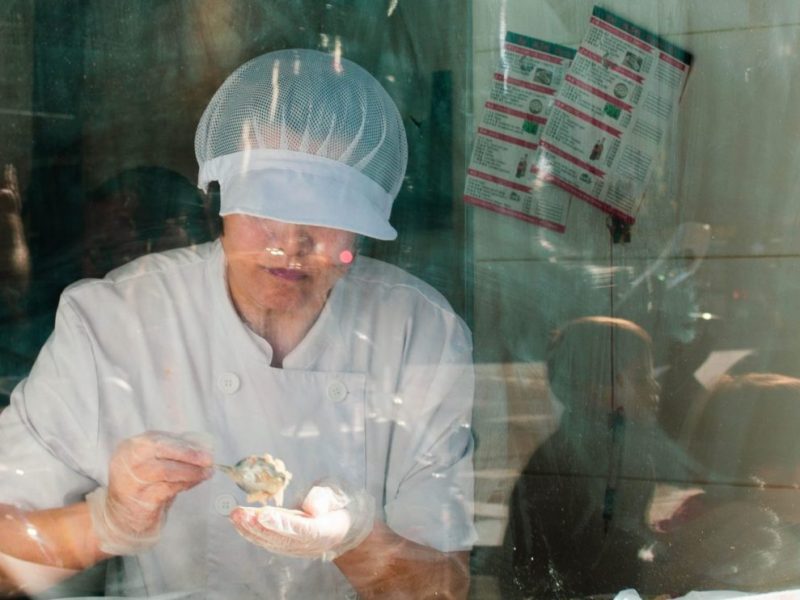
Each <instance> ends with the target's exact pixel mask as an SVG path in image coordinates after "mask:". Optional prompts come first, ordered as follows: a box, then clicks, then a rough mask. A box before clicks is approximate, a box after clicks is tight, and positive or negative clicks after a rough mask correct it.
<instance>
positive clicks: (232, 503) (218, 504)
mask: <svg viewBox="0 0 800 600" xmlns="http://www.w3.org/2000/svg"><path fill="white" fill-rule="evenodd" d="M234 508H236V498H234V497H233V496H231V495H230V494H222V495H220V496H217V499H216V500H214V510H215V511H217V514H220V515H222V516H223V517H227V516H228V515H229V514H231V512H232V511H233V509H234Z"/></svg>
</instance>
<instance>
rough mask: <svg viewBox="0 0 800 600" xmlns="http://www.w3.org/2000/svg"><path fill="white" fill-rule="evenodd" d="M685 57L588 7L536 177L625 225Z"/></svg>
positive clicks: (667, 117)
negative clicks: (588, 18) (588, 15)
mask: <svg viewBox="0 0 800 600" xmlns="http://www.w3.org/2000/svg"><path fill="white" fill-rule="evenodd" d="M690 64H691V55H690V54H689V53H688V52H686V51H685V50H682V49H680V48H678V47H677V46H674V45H672V44H670V43H669V42H667V41H665V40H663V39H662V38H660V37H657V36H655V35H653V34H652V33H649V32H647V31H645V30H644V29H641V28H640V27H637V26H636V25H634V24H632V23H630V22H628V21H626V20H624V19H622V18H620V17H618V16H616V15H614V14H612V13H610V12H608V11H607V10H604V9H602V8H599V7H595V8H594V10H593V12H592V17H591V22H590V25H589V30H588V32H587V34H586V37H585V38H584V40H583V42H582V43H581V45H580V47H579V48H578V52H577V54H576V56H575V59H574V60H573V61H572V63H571V66H570V68H569V71H568V72H567V73H566V75H565V76H564V82H563V84H562V85H561V86H560V87H559V89H558V93H557V94H556V96H555V99H554V102H553V109H552V112H551V113H550V116H549V118H548V120H547V124H546V126H545V128H544V131H543V132H542V136H541V140H540V153H541V155H540V156H539V157H538V158H537V166H538V169H539V177H540V178H541V179H543V180H544V181H546V182H551V183H554V184H555V185H557V186H558V187H560V188H561V189H563V190H565V191H567V192H569V193H570V194H572V195H574V196H575V197H577V198H580V199H581V200H584V201H586V202H589V203H590V204H592V205H594V206H596V207H598V208H600V209H602V210H604V211H605V212H608V213H610V214H612V215H614V216H616V217H618V218H620V219H621V220H623V221H625V222H627V223H632V222H633V221H634V214H635V212H636V210H637V208H638V204H639V202H640V200H641V198H642V195H643V193H644V187H645V183H646V182H647V179H648V177H649V175H650V173H651V171H652V168H653V165H654V162H655V159H656V157H657V154H658V152H659V150H660V147H661V142H662V140H663V138H664V136H665V134H666V132H667V129H668V127H669V126H670V125H671V123H672V122H673V119H674V112H675V109H676V106H677V104H678V101H679V99H680V96H681V92H682V91H683V87H684V84H685V83H686V78H687V76H688V74H689V66H690Z"/></svg>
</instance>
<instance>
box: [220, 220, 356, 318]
mask: <svg viewBox="0 0 800 600" xmlns="http://www.w3.org/2000/svg"><path fill="white" fill-rule="evenodd" d="M223 220H224V228H223V231H224V233H223V235H222V246H223V248H224V250H225V257H226V259H227V263H228V268H227V278H228V287H229V289H230V292H231V296H232V298H233V301H234V303H235V304H236V306H237V308H238V309H239V310H240V312H242V311H245V312H251V311H254V310H255V311H257V312H261V313H262V314H263V315H264V316H270V315H280V314H292V313H295V314H302V313H303V312H305V311H312V312H313V311H319V309H321V307H322V305H324V304H325V301H326V299H327V297H328V293H329V292H330V290H331V288H333V286H334V284H335V283H336V282H337V281H338V280H339V278H340V277H342V276H343V275H344V274H345V273H346V272H347V269H348V268H349V265H350V263H351V262H352V260H353V255H354V253H355V250H354V244H355V235H354V234H352V233H350V232H347V231H341V230H339V229H331V228H328V227H317V226H313V225H295V224H290V223H282V222H280V221H273V220H271V219H263V218H260V217H251V216H248V215H228V216H226V217H224V219H223ZM315 314H316V313H315Z"/></svg>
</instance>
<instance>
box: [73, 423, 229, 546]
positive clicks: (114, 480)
mask: <svg viewBox="0 0 800 600" xmlns="http://www.w3.org/2000/svg"><path fill="white" fill-rule="evenodd" d="M201 435H202V434H199V435H198V434H174V433H165V432H159V431H150V432H147V433H144V434H142V435H138V436H135V437H132V438H128V439H126V440H124V441H123V442H121V443H120V445H119V446H117V449H116V450H115V452H114V455H113V456H112V457H111V463H110V465H109V469H108V480H109V481H108V488H104V487H101V488H98V489H96V490H95V491H93V492H92V493H90V494H89V495H87V496H86V502H87V503H88V505H89V511H90V514H91V519H92V526H93V528H94V533H95V535H96V536H97V538H98V539H99V540H100V549H101V550H102V551H103V552H106V553H108V554H135V553H137V552H141V551H143V550H146V549H147V548H149V547H151V546H153V545H154V544H155V543H156V542H157V541H158V537H159V534H160V532H161V525H162V524H163V522H164V519H165V517H166V513H167V509H168V508H169V506H170V505H171V504H172V501H173V500H174V499H175V496H176V495H177V494H178V493H180V492H182V491H184V490H188V489H189V488H192V487H194V486H195V485H197V484H198V483H201V482H202V481H204V480H206V479H208V478H209V477H210V476H211V474H212V473H213V467H212V465H213V464H214V460H213V456H212V453H211V449H210V444H207V443H206V442H205V441H204V440H202V439H201Z"/></svg>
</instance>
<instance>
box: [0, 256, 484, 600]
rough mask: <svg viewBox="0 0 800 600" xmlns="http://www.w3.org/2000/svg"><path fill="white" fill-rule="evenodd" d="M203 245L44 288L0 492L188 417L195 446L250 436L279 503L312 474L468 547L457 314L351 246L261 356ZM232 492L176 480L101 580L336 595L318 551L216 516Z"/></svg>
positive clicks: (0, 462) (241, 593)
mask: <svg viewBox="0 0 800 600" xmlns="http://www.w3.org/2000/svg"><path fill="white" fill-rule="evenodd" d="M224 270H225V259H224V253H223V251H222V247H221V244H220V243H219V242H214V243H210V244H204V245H202V246H198V247H194V248H186V249H180V250H173V251H169V252H166V253H162V254H153V255H149V256H146V257H143V258H141V259H138V260H136V261H134V262H132V263H130V264H128V265H126V266H124V267H122V268H120V269H117V270H115V271H113V272H112V273H110V274H109V275H108V276H107V277H106V278H105V279H102V280H86V281H82V282H79V283H77V284H75V285H73V286H71V287H70V288H68V289H67V290H66V291H65V292H64V294H63V295H62V298H61V302H60V304H59V308H58V313H57V315H56V325H55V331H54V333H53V335H52V336H51V338H50V339H49V340H48V341H47V343H46V344H45V346H44V348H43V349H42V352H41V354H40V355H39V357H38V359H37V361H36V364H35V365H34V367H33V370H32V371H31V374H30V376H29V377H28V379H26V380H25V381H23V382H22V383H20V385H19V386H18V387H17V388H16V390H15V391H14V393H13V396H12V401H11V407H10V408H9V409H7V410H6V411H4V412H3V413H2V415H0V467H3V468H0V502H4V503H9V504H15V505H17V506H19V507H21V508H25V509H34V508H35V509H44V508H51V507H57V506H62V505H64V504H65V503H70V502H75V501H79V500H80V499H81V498H82V497H83V496H84V495H85V494H86V493H87V492H89V491H91V490H92V489H94V488H96V487H97V486H98V484H100V485H107V484H108V464H109V460H110V458H111V455H112V453H113V451H114V449H115V447H116V446H117V444H118V443H119V442H120V441H121V440H123V439H125V438H127V437H130V436H133V435H137V434H139V433H142V432H144V431H148V430H162V431H171V432H187V431H203V432H208V433H210V434H211V435H212V436H213V438H214V439H215V442H216V448H215V460H216V461H217V462H221V463H228V464H231V463H234V462H235V461H237V460H238V459H240V458H242V457H244V456H247V455H250V454H262V453H264V452H269V453H271V454H273V455H274V456H276V457H280V458H281V459H283V460H284V461H285V463H286V465H287V468H288V469H289V470H290V471H291V472H292V474H293V479H292V482H291V484H290V486H289V488H288V489H287V493H286V505H288V506H293V505H295V504H296V503H299V501H300V500H301V499H302V497H303V495H304V493H305V492H306V491H307V490H308V488H309V487H310V486H311V485H312V484H313V483H314V482H315V481H317V480H319V479H321V478H333V479H335V480H341V481H345V482H348V483H349V484H351V485H355V486H359V487H363V488H366V490H367V491H368V492H369V493H370V494H371V495H372V496H373V497H374V498H375V499H376V509H377V515H378V517H379V518H381V519H384V520H385V521H386V523H387V524H388V525H389V526H390V527H391V528H392V529H393V530H394V531H396V532H397V533H399V534H400V535H403V536H405V537H407V538H409V539H411V540H414V541H416V542H419V543H423V544H427V545H429V546H432V547H434V548H437V549H439V550H442V551H455V550H464V549H468V548H469V547H470V545H471V544H472V543H473V541H474V537H475V535H474V529H473V527H472V506H471V504H472V485H473V484H472V436H471V429H470V419H471V408H472V394H473V372H472V363H471V354H472V347H471V339H470V335H469V331H468V330H467V328H466V327H465V325H464V324H463V322H462V321H461V320H460V319H459V318H458V316H457V315H455V314H454V313H453V311H452V309H451V308H450V307H449V305H448V304H447V302H446V301H445V300H444V299H443V298H442V296H441V295H440V294H438V293H437V292H436V291H435V290H433V289H432V288H431V287H430V286H428V285H426V284H425V283H423V282H421V281H420V280H418V279H416V278H414V277H413V276H411V275H409V274H407V273H405V272H404V271H402V270H400V269H398V268H396V267H393V266H391V265H388V264H385V263H382V262H380V261H376V260H373V259H369V258H366V257H358V259H357V260H356V261H355V262H354V264H353V265H352V267H351V269H350V271H349V272H348V273H347V275H345V276H344V277H343V278H342V279H340V280H339V281H338V282H337V283H336V285H335V286H334V288H333V290H332V291H331V294H330V297H329V299H328V302H327V303H326V305H325V307H324V308H323V310H322V312H321V314H320V316H319V318H318V319H317V321H316V323H315V324H314V325H313V327H312V328H311V330H310V331H309V333H308V334H307V335H306V337H305V339H303V341H302V342H301V343H300V345H299V346H298V347H297V348H296V349H295V350H294V351H292V352H291V353H290V354H289V355H288V356H287V357H286V358H285V360H284V363H283V368H282V369H276V368H273V367H271V366H270V363H271V355H272V351H271V348H270V346H269V344H268V343H267V342H266V341H264V340H263V339H261V338H260V337H258V336H256V335H255V334H253V333H252V332H251V331H250V330H249V329H248V328H247V327H246V326H245V325H244V324H243V323H242V321H241V320H240V319H239V317H238V315H237V313H236V311H235V309H234V307H233V305H232V303H231V300H230V297H229V295H228V291H227V286H226V284H225V278H224ZM244 503H245V498H244V493H243V492H241V491H240V490H239V489H238V488H237V487H236V486H235V485H234V484H233V483H232V482H231V481H230V480H229V479H227V478H226V477H225V476H224V475H222V474H217V475H215V476H214V478H213V479H211V480H209V481H207V482H204V483H202V484H201V485H199V486H197V487H195V488H193V489H192V490H190V491H188V492H185V493H182V494H180V495H179V496H178V497H177V499H176V500H175V503H174V504H173V505H172V507H171V508H170V510H169V514H168V518H167V521H166V524H165V526H164V529H163V530H162V536H161V539H160V541H159V543H158V544H157V545H156V546H155V547H154V548H152V549H151V550H149V551H147V552H145V553H143V554H140V555H137V556H132V557H125V558H124V562H123V564H122V569H121V576H120V577H118V578H117V577H114V578H111V579H113V580H114V581H116V583H115V582H114V581H112V583H113V584H114V585H115V586H118V587H116V588H115V589H113V590H109V592H110V593H118V594H119V593H124V594H126V595H134V596H150V595H155V594H164V593H172V592H186V593H187V594H188V595H190V596H191V597H195V596H196V597H218V598H250V597H268V598H282V597H287V598H313V597H326V598H330V597H344V596H347V595H349V594H351V593H352V589H351V588H350V586H349V584H348V583H347V581H346V579H345V578H344V576H343V575H342V574H341V572H339V571H338V569H337V568H336V567H335V566H334V565H333V564H331V563H323V562H321V561H311V560H306V559H296V558H288V557H282V556H278V555H275V554H272V553H269V552H267V551H265V550H263V549H261V548H259V547H257V546H254V545H251V544H249V543H248V542H247V541H245V540H244V539H243V538H241V537H240V536H239V535H238V534H237V533H236V531H235V530H234V528H233V526H232V525H231V523H230V522H229V520H228V519H227V516H226V515H227V513H228V512H230V510H231V508H232V507H233V506H234V505H236V504H244Z"/></svg>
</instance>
